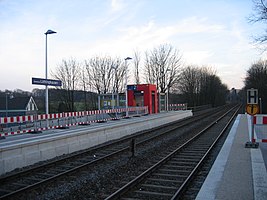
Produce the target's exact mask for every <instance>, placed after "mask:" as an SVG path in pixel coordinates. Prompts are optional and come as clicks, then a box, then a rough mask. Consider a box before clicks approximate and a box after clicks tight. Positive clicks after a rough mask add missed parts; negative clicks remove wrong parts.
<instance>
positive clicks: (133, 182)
mask: <svg viewBox="0 0 267 200" xmlns="http://www.w3.org/2000/svg"><path fill="white" fill-rule="evenodd" d="M233 109H234V108H232V109H231V110H229V111H227V112H226V113H225V114H224V115H222V116H220V117H219V118H218V119H216V120H214V121H213V122H212V123H210V124H209V125H208V126H207V127H205V128H204V129H203V130H201V131H200V132H198V133H197V134H196V135H195V136H194V137H192V138H191V139H190V140H188V141H186V142H185V143H184V144H183V145H182V146H180V147H178V148H177V149H175V150H174V151H173V152H171V153H170V154H168V155H167V156H166V157H164V158H163V159H161V160H160V161H159V162H157V163H156V164H155V165H153V166H152V167H150V168H149V169H147V170H146V171H144V172H143V173H141V174H140V175H139V176H137V177H136V178H134V179H133V180H131V181H130V182H128V183H127V184H126V185H124V186H123V187H121V188H120V189H118V190H117V191H116V192H114V193H113V194H111V195H110V196H108V197H107V198H106V199H105V200H113V199H119V198H120V197H122V196H123V195H124V194H126V193H127V192H128V191H130V190H131V189H132V188H134V187H136V186H137V185H138V184H139V183H141V182H142V181H144V179H145V178H146V177H147V176H149V175H150V174H151V173H153V172H154V171H155V170H156V169H157V168H158V167H160V166H161V165H162V164H164V163H166V162H167V161H168V160H169V159H170V158H172V157H173V156H174V155H175V154H176V153H177V152H179V151H180V150H181V149H183V148H184V147H186V146H187V145H188V144H190V143H191V142H193V141H195V139H196V138H198V137H199V136H201V135H202V133H204V132H205V131H207V130H208V129H209V128H211V127H212V126H213V125H214V124H216V123H217V122H218V121H219V120H221V119H222V118H223V117H224V116H225V115H227V114H228V113H229V112H231V111H232V110H233ZM235 113H236V112H235ZM228 124H229V123H228ZM194 173H195V172H194ZM192 175H193V174H192ZM190 179H191V178H187V179H186V180H187V183H188V181H189V180H190ZM187 183H184V184H183V188H184V187H185V186H186V185H187ZM183 188H182V189H183ZM182 189H181V190H179V191H178V192H177V196H178V195H180V192H181V191H182ZM175 194H176V193H175Z"/></svg>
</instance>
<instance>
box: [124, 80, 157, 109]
mask: <svg viewBox="0 0 267 200" xmlns="http://www.w3.org/2000/svg"><path fill="white" fill-rule="evenodd" d="M127 94H128V105H129V106H147V107H148V112H149V114H151V113H158V99H157V87H156V85H153V84H138V85H127Z"/></svg>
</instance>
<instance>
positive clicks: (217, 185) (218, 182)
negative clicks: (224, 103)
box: [196, 114, 267, 200]
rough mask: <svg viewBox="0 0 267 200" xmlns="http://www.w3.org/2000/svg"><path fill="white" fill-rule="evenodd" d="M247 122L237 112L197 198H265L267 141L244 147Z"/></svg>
mask: <svg viewBox="0 0 267 200" xmlns="http://www.w3.org/2000/svg"><path fill="white" fill-rule="evenodd" d="M250 130H251V129H250V123H249V119H248V116H247V115H245V114H242V115H238V117H237V118H236V120H235V122H234V124H233V126H232V128H231V131H230V133H229V135H228V137H227V139H226V141H225V143H224V145H223V148H222V149H221V151H220V153H219V155H218V157H217V159H216V160H215V162H214V164H213V166H212V168H211V170H210V172H209V174H208V176H207V178H206V180H205V182H204V184H203V185H202V187H201V189H200V191H199V193H198V195H197V197H196V199H197V200H215V199H216V200H233V199H242V200H246V199H247V200H252V199H254V200H264V199H267V171H266V169H267V143H260V144H259V148H257V149H254V148H245V143H246V142H248V141H249V138H250V134H251V133H250Z"/></svg>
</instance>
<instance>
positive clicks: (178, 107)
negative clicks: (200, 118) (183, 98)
mask: <svg viewBox="0 0 267 200" xmlns="http://www.w3.org/2000/svg"><path fill="white" fill-rule="evenodd" d="M186 109H187V104H185V103H180V104H169V110H186Z"/></svg>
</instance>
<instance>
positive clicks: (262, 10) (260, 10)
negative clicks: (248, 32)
mask: <svg viewBox="0 0 267 200" xmlns="http://www.w3.org/2000/svg"><path fill="white" fill-rule="evenodd" d="M253 2H254V13H253V14H252V15H251V16H250V17H249V18H248V20H249V22H250V23H257V22H262V23H267V1H266V0H253ZM254 40H255V42H256V43H265V42H266V41H267V29H265V33H264V34H262V35H261V36H256V37H255V38H254ZM265 50H266V49H265Z"/></svg>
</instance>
